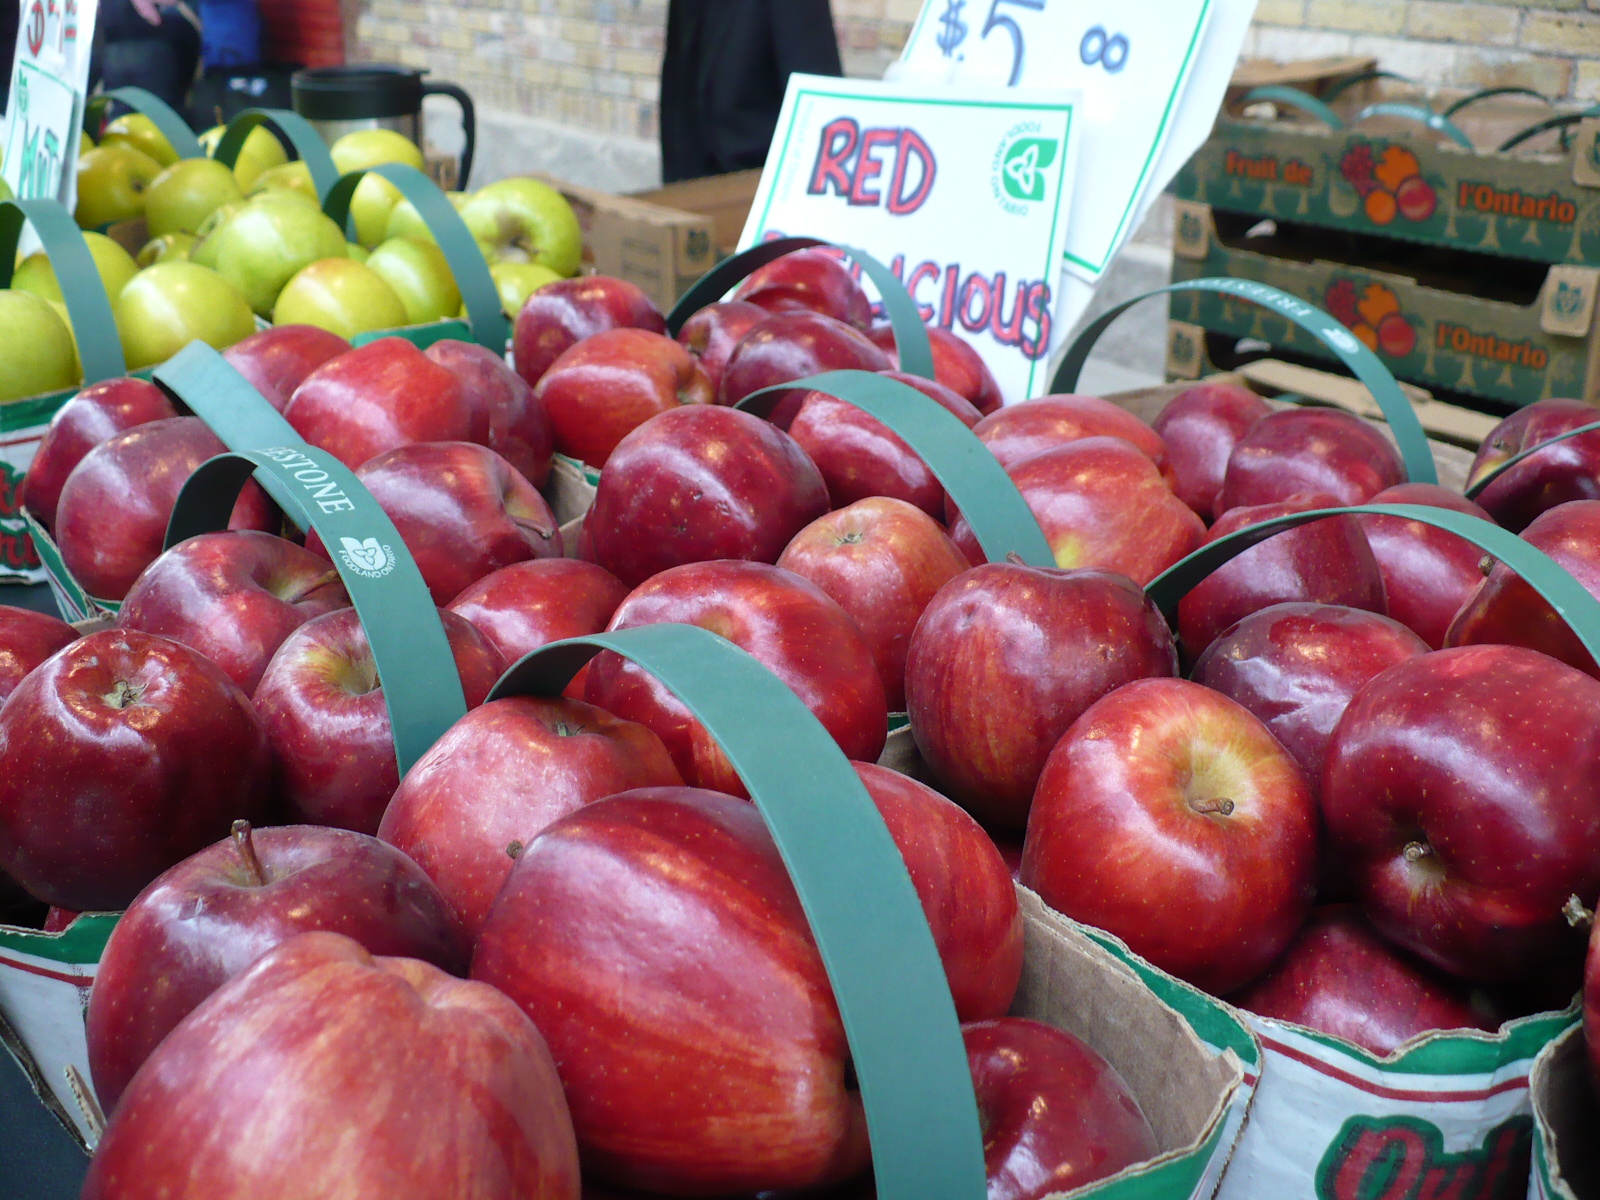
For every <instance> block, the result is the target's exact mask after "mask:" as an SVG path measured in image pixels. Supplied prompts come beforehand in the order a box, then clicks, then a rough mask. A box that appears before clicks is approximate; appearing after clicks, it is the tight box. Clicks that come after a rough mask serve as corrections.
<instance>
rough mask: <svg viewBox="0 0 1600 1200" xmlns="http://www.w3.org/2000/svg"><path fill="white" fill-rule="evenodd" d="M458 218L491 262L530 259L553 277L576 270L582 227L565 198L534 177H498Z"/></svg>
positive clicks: (565, 274)
mask: <svg viewBox="0 0 1600 1200" xmlns="http://www.w3.org/2000/svg"><path fill="white" fill-rule="evenodd" d="M461 219H462V220H463V221H464V222H466V226H467V228H468V229H470V230H471V231H472V236H473V237H474V238H476V239H477V240H478V245H479V246H481V247H482V248H483V253H484V257H485V258H487V259H489V260H490V261H491V262H493V261H494V260H496V259H499V260H500V261H502V262H533V263H539V264H540V265H541V266H546V267H549V268H550V269H551V270H552V271H554V272H555V273H556V274H558V275H562V276H570V275H575V274H577V271H578V264H579V262H581V261H582V258H583V230H582V229H581V228H580V227H579V225H578V218H577V215H576V214H575V213H574V212H573V211H572V205H570V204H568V203H567V201H566V198H565V197H564V196H562V194H561V193H560V192H558V191H556V189H555V188H553V187H551V186H550V185H549V184H548V183H543V182H541V181H539V180H537V179H526V178H516V179H501V180H497V181H496V182H494V183H491V184H489V185H488V186H486V187H481V188H479V189H478V190H477V191H476V192H474V193H473V194H472V197H471V198H470V199H469V200H468V201H467V202H466V204H464V205H462V207H461Z"/></svg>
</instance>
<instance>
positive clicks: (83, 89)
mask: <svg viewBox="0 0 1600 1200" xmlns="http://www.w3.org/2000/svg"><path fill="white" fill-rule="evenodd" d="M98 11H99V0H24V3H23V6H22V19H21V24H20V25H19V27H18V30H17V52H16V57H15V58H14V59H13V60H12V64H11V89H10V91H9V93H8V95H7V100H6V125H5V158H4V160H3V162H0V176H3V177H4V178H5V181H6V183H8V184H9V185H10V186H11V190H12V192H13V193H14V194H15V195H16V196H17V197H18V198H19V199H24V200H27V199H33V198H37V197H48V198H52V199H56V200H59V201H61V203H62V204H64V205H65V206H66V208H67V210H68V211H69V212H70V211H72V209H73V207H74V203H75V201H76V198H77V191H78V172H77V162H78V131H79V130H80V129H82V128H83V110H84V96H85V94H86V93H87V91H88V88H89V49H90V46H91V45H92V44H93V42H94V25H95V16H96V14H97V13H98Z"/></svg>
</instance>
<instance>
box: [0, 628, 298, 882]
mask: <svg viewBox="0 0 1600 1200" xmlns="http://www.w3.org/2000/svg"><path fill="white" fill-rule="evenodd" d="M271 786H272V757H271V752H270V750H269V749H268V746H267V739H266V736H265V734H264V733H263V732H262V726H261V722H260V721H259V720H258V719H257V717H256V713H255V710H254V709H253V708H252V707H251V705H250V701H249V700H248V699H247V698H246V697H245V694H244V693H243V692H241V691H240V690H239V689H238V688H237V687H236V686H235V685H234V683H233V681H232V680H230V679H229V678H228V677H227V676H226V675H224V674H223V673H222V670H221V668H219V667H217V666H215V665H214V664H213V663H211V662H210V661H209V660H208V659H205V658H202V657H201V656H200V655H198V654H196V653H195V652H194V651H193V650H190V649H188V648H187V647H185V646H180V645H178V643H177V642H173V641H168V640H167V639H166V638H161V637H154V636H152V635H151V634H148V633H138V632H136V631H133V630H126V629H114V630H107V631H105V632H103V633H91V634H89V635H88V636H86V637H82V638H79V639H78V640H77V641H76V642H73V643H72V644H71V645H70V646H68V647H67V648H66V649H64V650H62V651H60V652H59V653H57V654H56V655H55V656H54V657H52V658H50V659H48V660H47V661H46V662H45V663H44V664H42V665H41V666H39V667H37V668H36V669H35V670H34V671H33V672H32V673H31V674H29V675H28V677H27V678H26V679H24V680H23V681H22V683H21V684H19V685H18V686H17V689H16V690H15V691H14V692H12V693H11V697H10V699H8V700H7V701H6V703H5V706H4V708H0V869H4V870H5V871H6V873H7V874H9V875H11V876H12V877H13V878H15V879H16V880H17V882H19V883H20V884H22V886H23V887H25V888H27V889H28V891H29V892H30V893H32V894H33V895H34V896H36V897H38V898H39V899H40V900H43V901H45V902H46V903H47V904H54V905H57V906H59V907H61V908H69V909H73V910H75V911H78V912H85V911H98V910H102V909H118V908H123V907H125V906H126V905H127V903H128V901H130V900H132V899H133V898H134V896H136V895H138V893H139V890H140V889H141V888H143V887H144V886H145V884H147V883H149V882H150V881H151V880H152V879H154V878H155V877H156V876H157V875H159V874H160V873H161V872H162V871H164V870H166V869H167V868H168V867H170V866H171V865H172V864H173V863H175V862H177V861H178V860H179V859H182V858H185V857H186V856H188V855H190V854H193V853H194V852H195V851H196V850H199V849H201V848H203V847H205V846H209V845H210V844H211V843H212V842H214V841H216V840H217V839H218V838H219V837H222V836H223V835H225V834H226V833H227V831H228V827H229V826H230V825H231V824H232V823H233V821H234V820H236V819H240V818H242V819H244V820H256V819H258V818H259V817H260V816H261V815H262V814H263V813H264V812H265V810H266V807H267V803H268V799H269V797H270V794H271Z"/></svg>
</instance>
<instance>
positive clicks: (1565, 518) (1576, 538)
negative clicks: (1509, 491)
mask: <svg viewBox="0 0 1600 1200" xmlns="http://www.w3.org/2000/svg"><path fill="white" fill-rule="evenodd" d="M1522 537H1523V540H1524V541H1526V542H1527V543H1528V544H1529V545H1530V546H1533V547H1534V548H1535V549H1538V550H1543V551H1544V552H1545V553H1546V554H1548V555H1549V556H1550V557H1551V558H1552V559H1554V560H1555V563H1556V565H1557V566H1559V567H1561V568H1562V569H1563V570H1565V571H1566V572H1567V573H1568V574H1569V575H1571V576H1572V577H1573V578H1574V579H1576V580H1577V581H1578V582H1579V583H1581V584H1582V585H1583V588H1584V590H1585V591H1587V592H1588V593H1589V594H1590V595H1591V596H1600V500H1569V501H1567V502H1566V503H1565V504H1558V505H1556V506H1555V507H1554V508H1547V509H1546V510H1545V511H1544V512H1542V513H1540V514H1539V515H1538V516H1537V517H1535V518H1534V519H1533V520H1532V521H1531V522H1530V523H1529V525H1528V527H1527V528H1526V529H1524V530H1523V531H1522ZM1494 643H1500V644H1503V645H1507V646H1526V647H1527V648H1528V649H1530V650H1538V651H1539V652H1540V653H1543V654H1548V655H1549V656H1550V657H1551V658H1555V659H1559V660H1560V661H1561V662H1564V663H1566V664H1567V665H1568V666H1569V667H1576V668H1578V670H1580V671H1583V672H1585V673H1587V674H1589V675H1596V676H1600V667H1596V666H1595V661H1594V657H1593V656H1592V655H1591V654H1590V653H1589V652H1588V651H1587V650H1585V649H1584V648H1583V643H1582V642H1580V641H1579V640H1578V635H1577V634H1575V633H1573V632H1572V629H1571V628H1570V627H1569V626H1568V625H1567V623H1566V621H1564V620H1562V618H1561V616H1560V614H1558V613H1557V612H1556V610H1555V609H1553V608H1551V607H1550V605H1549V603H1548V602H1547V601H1546V600H1545V599H1544V598H1543V597H1542V596H1540V595H1539V593H1538V592H1536V591H1534V590H1533V588H1531V587H1529V586H1528V585H1527V584H1526V583H1524V582H1523V581H1522V576H1520V575H1518V574H1517V573H1516V572H1515V571H1513V570H1512V569H1511V568H1510V567H1508V566H1506V565H1505V564H1504V563H1501V562H1495V563H1494V565H1493V566H1492V567H1491V568H1490V570H1489V574H1488V577H1487V578H1485V577H1484V576H1483V574H1482V572H1481V571H1480V572H1479V586H1478V588H1477V590H1476V591H1474V592H1473V593H1472V595H1471V596H1470V597H1469V598H1468V599H1467V602H1466V603H1465V604H1464V605H1462V607H1461V611H1460V612H1458V613H1456V615H1455V619H1454V620H1453V621H1451V623H1450V627H1449V629H1448V630H1447V631H1446V632H1445V636H1444V644H1445V645H1446V646H1474V645H1489V644H1494Z"/></svg>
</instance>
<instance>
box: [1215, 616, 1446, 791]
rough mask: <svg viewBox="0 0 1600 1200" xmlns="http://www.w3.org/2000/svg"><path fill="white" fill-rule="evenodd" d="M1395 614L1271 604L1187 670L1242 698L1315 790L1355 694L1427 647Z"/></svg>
mask: <svg viewBox="0 0 1600 1200" xmlns="http://www.w3.org/2000/svg"><path fill="white" fill-rule="evenodd" d="M1428 649H1429V647H1428V644H1427V643H1426V642H1424V641H1423V640H1422V639H1421V638H1419V637H1418V636H1417V635H1416V634H1414V633H1412V632H1411V630H1409V629H1407V628H1406V627H1405V626H1404V625H1402V624H1400V623H1399V622H1398V621H1394V620H1391V619H1390V618H1388V617H1385V616H1380V615H1379V614H1378V613H1374V612H1366V611H1365V610H1363V609H1359V608H1345V607H1344V606H1342V605H1338V604H1306V603H1290V604H1274V605H1271V606H1269V607H1267V608H1263V609H1259V610H1257V611H1256V612H1253V613H1251V614H1250V615H1249V616H1248V617H1245V618H1244V619H1243V620H1241V621H1240V622H1239V623H1238V624H1236V625H1234V626H1233V627H1232V628H1231V629H1228V630H1227V631H1225V632H1224V633H1223V634H1222V636H1221V637H1219V638H1217V640H1216V641H1214V642H1212V643H1211V645H1209V646H1208V647H1206V652H1205V653H1204V654H1202V655H1201V656H1200V659H1199V661H1198V662H1196V663H1195V665H1194V670H1193V671H1192V672H1190V675H1189V678H1190V679H1192V680H1194V682H1196V683H1199V684H1204V685H1205V686H1206V687H1208V688H1211V689H1212V690H1213V691H1218V692H1221V693H1222V694H1223V695H1224V696H1227V697H1228V698H1229V699H1230V700H1233V701H1235V702H1236V703H1238V704H1242V705H1243V706H1244V707H1245V708H1246V709H1248V710H1249V711H1250V713H1251V714H1253V715H1254V716H1255V717H1256V718H1258V719H1259V720H1260V721H1261V723H1262V724H1263V725H1265V726H1266V727H1267V729H1268V730H1270V731H1271V733H1272V736H1273V737H1275V738H1277V739H1278V741H1280V742H1281V743H1283V748H1284V749H1285V750H1287V751H1288V752H1289V753H1290V754H1291V755H1293V756H1294V760H1295V762H1297V763H1299V764H1300V769H1301V770H1302V771H1304V772H1305V775H1306V779H1307V780H1308V781H1309V782H1310V783H1311V786H1312V790H1313V791H1315V790H1316V789H1317V786H1318V783H1319V781H1320V780H1321V779H1322V764H1323V760H1324V759H1325V758H1326V756H1327V752H1328V739H1329V738H1331V737H1332V736H1333V729H1334V726H1336V725H1337V724H1338V723H1339V718H1340V717H1341V716H1343V715H1344V710H1345V709H1346V708H1347V707H1348V706H1349V704H1350V700H1351V698H1352V697H1353V696H1354V695H1355V694H1356V693H1357V692H1358V691H1360V690H1361V686H1362V685H1363V684H1364V683H1366V682H1367V680H1369V679H1371V678H1372V677H1373V676H1374V675H1376V674H1378V673H1379V672H1380V671H1386V670H1388V669H1389V668H1390V667H1392V666H1394V665H1395V664H1397V663H1402V662H1405V661H1406V660H1407V659H1411V658H1416V657H1417V656H1418V655H1419V654H1426V653H1427V652H1428Z"/></svg>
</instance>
